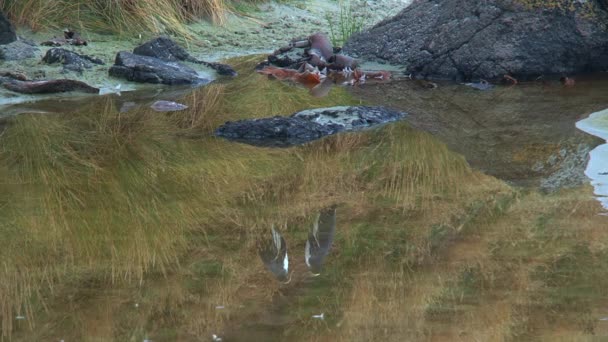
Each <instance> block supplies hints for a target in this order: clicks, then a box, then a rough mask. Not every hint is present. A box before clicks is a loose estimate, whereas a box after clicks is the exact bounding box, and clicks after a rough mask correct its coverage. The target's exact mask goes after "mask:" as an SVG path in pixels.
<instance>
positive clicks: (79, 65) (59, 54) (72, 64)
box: [42, 48, 104, 72]
mask: <svg viewBox="0 0 608 342" xmlns="http://www.w3.org/2000/svg"><path fill="white" fill-rule="evenodd" d="M42 61H43V62H45V63H47V64H54V63H61V64H63V67H64V69H66V70H72V71H76V72H82V71H83V70H84V69H90V68H92V67H93V64H98V65H103V64H104V63H103V61H102V60H101V59H99V58H94V57H90V56H85V55H81V54H78V53H76V52H72V51H68V50H66V49H60V48H52V49H50V50H48V51H47V52H46V54H45V55H44V57H43V58H42Z"/></svg>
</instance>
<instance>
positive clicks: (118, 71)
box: [109, 51, 210, 85]
mask: <svg viewBox="0 0 608 342" xmlns="http://www.w3.org/2000/svg"><path fill="white" fill-rule="evenodd" d="M109 73H110V76H114V77H120V78H126V79H127V80H129V81H133V82H140V83H161V84H168V85H177V84H192V85H203V84H206V83H209V82H210V81H209V80H208V79H205V78H202V77H200V76H199V75H198V73H197V72H196V71H194V70H193V69H191V68H189V67H187V66H185V65H182V64H179V63H175V62H164V61H162V60H160V59H158V58H154V57H148V56H139V55H134V54H132V53H130V52H126V51H121V52H119V53H118V54H117V55H116V61H115V62H114V65H113V66H112V67H110V70H109Z"/></svg>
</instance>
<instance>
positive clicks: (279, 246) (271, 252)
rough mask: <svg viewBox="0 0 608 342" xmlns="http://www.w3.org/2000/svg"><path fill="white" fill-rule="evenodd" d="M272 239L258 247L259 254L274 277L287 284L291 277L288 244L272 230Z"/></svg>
mask: <svg viewBox="0 0 608 342" xmlns="http://www.w3.org/2000/svg"><path fill="white" fill-rule="evenodd" d="M271 233H272V239H271V240H265V241H263V242H261V243H260V245H259V246H258V253H259V254H260V258H262V262H263V263H264V266H266V268H267V269H268V270H269V271H270V272H271V273H272V274H273V275H274V277H275V278H277V280H279V281H281V282H283V283H285V284H287V283H289V281H290V280H291V278H290V277H289V257H288V256H287V244H286V243H285V239H284V238H283V237H282V236H281V234H279V232H277V231H276V229H274V225H273V226H272V228H271Z"/></svg>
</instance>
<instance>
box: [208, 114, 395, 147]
mask: <svg viewBox="0 0 608 342" xmlns="http://www.w3.org/2000/svg"><path fill="white" fill-rule="evenodd" d="M404 116H405V114H404V113H402V112H397V111H393V110H390V109H388V108H384V107H366V106H354V107H331V108H319V109H309V110H303V111H300V112H297V113H294V114H292V115H290V116H288V117H283V116H275V117H272V118H263V119H251V120H239V121H235V122H226V123H225V124H224V125H222V126H220V127H219V128H218V129H217V130H216V131H215V135H216V136H219V137H223V138H226V139H229V140H235V141H240V142H244V143H247V144H250V145H256V146H272V147H287V146H292V145H299V144H303V143H306V142H309V141H313V140H317V139H320V138H322V137H324V136H327V135H332V134H335V133H338V132H344V131H357V130H361V129H365V128H369V127H372V126H377V125H380V124H383V123H387V122H391V121H396V120H399V119H401V118H403V117H404Z"/></svg>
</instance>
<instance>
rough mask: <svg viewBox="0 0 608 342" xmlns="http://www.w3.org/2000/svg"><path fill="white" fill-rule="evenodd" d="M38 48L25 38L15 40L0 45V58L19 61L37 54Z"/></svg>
mask: <svg viewBox="0 0 608 342" xmlns="http://www.w3.org/2000/svg"><path fill="white" fill-rule="evenodd" d="M38 51H39V50H38V48H37V47H36V46H35V45H33V44H31V43H30V42H28V41H26V40H17V41H14V42H12V43H10V44H5V45H0V60H5V61H20V60H22V59H27V58H35V57H37V56H38Z"/></svg>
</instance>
